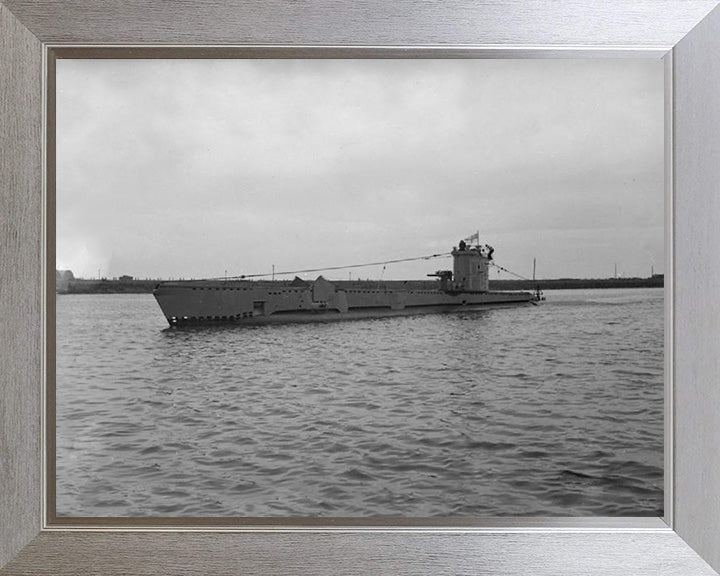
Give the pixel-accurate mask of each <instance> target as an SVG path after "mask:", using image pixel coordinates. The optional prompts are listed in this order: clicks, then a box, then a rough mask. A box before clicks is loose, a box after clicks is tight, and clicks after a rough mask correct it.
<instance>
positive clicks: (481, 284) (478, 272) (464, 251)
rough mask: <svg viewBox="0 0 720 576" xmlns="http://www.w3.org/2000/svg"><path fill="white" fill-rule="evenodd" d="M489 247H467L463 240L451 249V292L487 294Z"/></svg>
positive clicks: (490, 257)
mask: <svg viewBox="0 0 720 576" xmlns="http://www.w3.org/2000/svg"><path fill="white" fill-rule="evenodd" d="M493 251H494V250H493V248H492V247H491V246H487V245H485V246H479V245H476V246H469V245H467V244H466V243H465V241H464V240H461V241H460V244H459V245H458V247H457V248H453V250H452V257H453V281H452V289H453V291H462V292H487V291H488V288H489V274H488V268H489V266H490V260H492V253H493Z"/></svg>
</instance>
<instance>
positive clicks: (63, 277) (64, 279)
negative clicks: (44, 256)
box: [55, 270, 75, 294]
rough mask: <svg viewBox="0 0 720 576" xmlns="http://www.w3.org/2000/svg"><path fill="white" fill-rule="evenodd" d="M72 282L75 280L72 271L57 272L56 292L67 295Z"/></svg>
mask: <svg viewBox="0 0 720 576" xmlns="http://www.w3.org/2000/svg"><path fill="white" fill-rule="evenodd" d="M71 280H75V276H74V274H73V273H72V270H55V292H57V293H60V294H63V293H67V292H68V290H69V289H70V281H71Z"/></svg>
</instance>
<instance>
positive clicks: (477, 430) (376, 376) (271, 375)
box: [57, 289, 663, 517]
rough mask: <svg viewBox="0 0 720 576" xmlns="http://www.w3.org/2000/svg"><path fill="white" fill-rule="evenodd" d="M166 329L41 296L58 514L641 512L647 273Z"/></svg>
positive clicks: (650, 503)
mask: <svg viewBox="0 0 720 576" xmlns="http://www.w3.org/2000/svg"><path fill="white" fill-rule="evenodd" d="M547 297H548V299H547V302H544V303H543V305H541V306H538V307H519V308H506V309H496V310H485V311H480V312H471V313H459V314H436V315H427V316H414V317H412V316H411V317H402V318H386V319H373V320H359V321H352V322H341V323H325V324H296V325H279V326H261V327H206V328H194V329H183V330H177V329H168V328H167V325H166V323H165V320H164V318H163V317H162V315H161V313H160V311H159V309H158V307H157V305H156V304H155V301H154V299H153V298H152V296H151V295H146V294H141V295H61V296H58V299H57V514H58V515H59V516H248V517H267V516H353V517H368V516H386V515H390V516H406V517H411V516H412V517H431V516H445V517H451V516H452V517H472V516H530V515H543V516H551V515H561V516H589V515H600V516H614V515H617V516H658V515H662V507H663V504H662V498H663V469H662V466H663V291H662V290H661V289H635V290H573V291H557V292H548V293H547Z"/></svg>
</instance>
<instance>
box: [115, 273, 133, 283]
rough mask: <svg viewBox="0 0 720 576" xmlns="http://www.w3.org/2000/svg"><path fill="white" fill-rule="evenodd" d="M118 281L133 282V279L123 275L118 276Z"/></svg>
mask: <svg viewBox="0 0 720 576" xmlns="http://www.w3.org/2000/svg"><path fill="white" fill-rule="evenodd" d="M118 280H120V282H130V281H131V280H133V277H132V276H128V275H127V274H123V275H122V276H120V278H118Z"/></svg>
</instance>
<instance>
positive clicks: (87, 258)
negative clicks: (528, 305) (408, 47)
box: [57, 59, 664, 279]
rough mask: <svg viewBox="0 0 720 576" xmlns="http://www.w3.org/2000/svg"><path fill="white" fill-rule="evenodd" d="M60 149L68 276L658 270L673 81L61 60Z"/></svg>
mask: <svg viewBox="0 0 720 576" xmlns="http://www.w3.org/2000/svg"><path fill="white" fill-rule="evenodd" d="M57 150H58V156H57V266H58V268H61V269H71V270H72V271H73V272H74V273H75V275H76V276H82V277H95V276H97V274H98V270H99V271H100V274H101V275H103V276H107V277H113V276H119V275H122V274H129V275H132V276H136V277H152V278H158V277H161V278H169V277H174V278H177V277H185V278H189V277H212V276H223V275H224V274H225V271H226V270H227V273H228V274H230V275H236V274H252V273H264V272H269V271H270V270H271V268H272V265H273V264H274V265H275V267H276V270H277V271H283V270H296V269H303V268H319V267H321V266H335V265H345V264H355V263H364V262H376V261H380V260H386V259H387V260H391V259H397V258H405V257H415V256H424V255H427V254H434V253H437V252H446V251H448V250H450V249H451V248H452V246H453V245H456V244H457V242H458V240H459V239H460V238H462V237H465V236H469V235H470V234H471V233H473V232H475V231H476V230H479V231H480V237H481V240H482V242H483V243H488V244H491V245H493V246H494V247H495V258H496V262H497V263H498V264H500V265H502V266H505V267H506V268H509V269H511V270H514V271H516V272H518V273H520V274H523V275H527V276H529V275H531V274H532V261H533V257H537V261H538V276H539V277H541V278H553V277H608V276H611V275H612V274H613V271H614V266H615V264H617V267H618V272H619V273H620V274H622V275H624V276H635V275H637V276H647V275H649V274H650V269H651V266H652V265H654V270H655V272H662V271H663V237H664V236H663V65H662V62H661V61H626V60H598V59H593V60H173V61H166V60H59V61H58V62H57ZM441 268H442V269H445V268H451V262H450V260H449V259H447V260H435V261H430V262H427V261H421V262H418V263H412V264H403V265H389V266H388V267H387V269H386V270H385V271H382V269H381V267H375V268H367V269H362V270H354V271H353V273H352V274H353V277H357V276H358V275H359V276H362V277H368V276H369V277H372V278H378V277H380V276H381V275H382V277H384V278H387V279H392V278H398V279H407V278H422V277H424V275H425V274H426V273H428V272H433V271H435V270H437V269H441ZM316 275H317V274H309V275H308V276H309V277H314V276H316ZM327 276H329V277H335V278H347V277H348V273H347V272H335V273H332V274H327ZM493 277H495V276H493Z"/></svg>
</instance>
